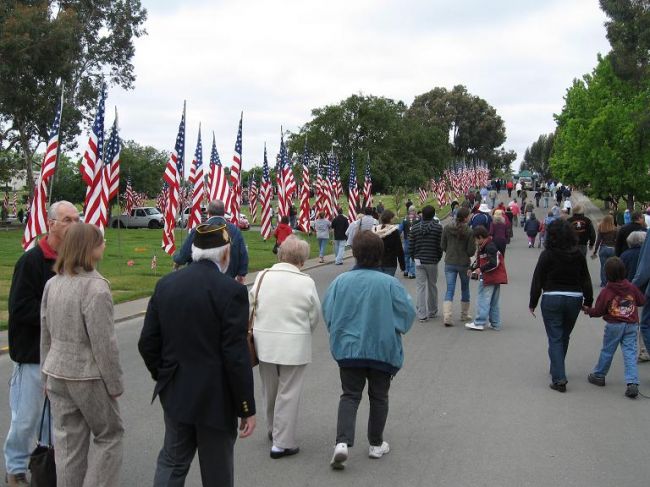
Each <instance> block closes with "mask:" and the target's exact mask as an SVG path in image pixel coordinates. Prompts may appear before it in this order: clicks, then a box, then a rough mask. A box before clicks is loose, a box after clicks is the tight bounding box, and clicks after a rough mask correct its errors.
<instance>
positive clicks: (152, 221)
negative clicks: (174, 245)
mask: <svg viewBox="0 0 650 487" xmlns="http://www.w3.org/2000/svg"><path fill="white" fill-rule="evenodd" d="M110 226H111V227H112V228H118V227H123V228H162V227H163V214H162V213H160V212H159V211H158V208H153V207H151V206H143V207H139V208H133V209H132V210H131V213H130V214H129V215H118V216H114V217H112V218H111V222H110Z"/></svg>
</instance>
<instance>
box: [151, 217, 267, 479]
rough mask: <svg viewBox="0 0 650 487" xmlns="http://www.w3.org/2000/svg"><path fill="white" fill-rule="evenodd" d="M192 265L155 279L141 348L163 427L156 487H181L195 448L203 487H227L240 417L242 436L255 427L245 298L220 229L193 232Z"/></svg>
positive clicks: (206, 227) (225, 234)
mask: <svg viewBox="0 0 650 487" xmlns="http://www.w3.org/2000/svg"><path fill="white" fill-rule="evenodd" d="M192 260H193V261H194V264H192V265H190V266H187V267H186V268H184V269H181V270H180V271H178V272H172V273H170V274H167V275H166V276H164V277H163V278H162V279H160V281H158V284H157V285H156V288H155V290H154V294H153V296H152V297H151V299H150V301H149V306H148V308H147V314H146V316H145V319H144V326H143V328H142V333H141V335H140V341H139V342H138V349H139V350H140V355H142V358H143V359H144V362H145V364H146V366H147V369H149V372H151V376H152V377H153V379H154V380H155V381H156V386H155V388H154V398H155V396H156V395H160V402H161V404H162V407H163V412H164V421H165V439H164V443H163V447H162V450H161V451H160V454H159V455H158V461H157V467H156V474H155V477H154V482H153V485H154V487H163V486H181V485H184V483H185V477H186V476H187V472H188V471H189V469H190V465H191V463H192V459H193V458H194V455H195V453H196V450H197V449H198V452H199V462H200V467H201V479H202V483H203V485H204V486H213V485H219V486H232V485H233V482H234V478H233V452H234V446H235V438H236V436H237V417H239V418H241V420H240V423H239V430H240V434H239V436H240V438H245V437H247V436H250V435H251V434H252V433H253V430H254V429H255V398H254V396H253V373H252V369H251V361H250V355H249V352H248V346H247V343H246V330H247V324H248V292H247V290H246V287H245V286H243V285H241V284H239V283H237V282H235V281H234V280H233V279H231V278H229V277H228V276H225V275H224V274H223V273H224V271H225V270H226V269H227V268H228V262H229V260H230V236H229V234H228V232H227V230H226V226H225V225H219V226H217V225H199V226H198V227H197V228H196V232H195V237H194V242H193V244H192ZM179 324H182V326H179Z"/></svg>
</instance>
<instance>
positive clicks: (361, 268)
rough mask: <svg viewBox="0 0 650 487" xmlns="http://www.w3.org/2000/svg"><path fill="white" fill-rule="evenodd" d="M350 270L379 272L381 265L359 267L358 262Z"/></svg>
mask: <svg viewBox="0 0 650 487" xmlns="http://www.w3.org/2000/svg"><path fill="white" fill-rule="evenodd" d="M350 270H352V271H379V272H381V267H361V266H360V265H359V264H355V265H354V267H353V268H352V269H350Z"/></svg>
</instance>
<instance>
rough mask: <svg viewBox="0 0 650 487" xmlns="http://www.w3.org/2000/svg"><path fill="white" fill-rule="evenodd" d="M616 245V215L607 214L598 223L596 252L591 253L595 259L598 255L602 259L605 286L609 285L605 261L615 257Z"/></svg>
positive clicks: (601, 266)
mask: <svg viewBox="0 0 650 487" xmlns="http://www.w3.org/2000/svg"><path fill="white" fill-rule="evenodd" d="M615 247H616V226H615V225H614V217H613V216H612V215H605V217H604V218H603V219H602V220H601V221H600V223H599V224H598V236H597V237H596V244H595V245H594V252H593V254H591V258H592V259H595V258H596V256H598V258H599V259H600V287H605V286H606V285H607V277H606V276H605V262H607V259H609V258H610V257H614V255H615V252H614V248H615Z"/></svg>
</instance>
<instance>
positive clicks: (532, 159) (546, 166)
mask: <svg viewBox="0 0 650 487" xmlns="http://www.w3.org/2000/svg"><path fill="white" fill-rule="evenodd" d="M554 140H555V134H554V133H550V134H542V135H540V136H539V137H538V138H537V140H536V141H535V142H533V143H532V144H531V145H530V147H528V148H527V149H526V152H525V153H524V161H523V163H522V164H521V169H528V170H529V171H532V172H536V173H537V174H539V175H540V176H541V177H542V179H543V180H548V179H550V178H551V165H550V160H551V155H552V154H553V142H554Z"/></svg>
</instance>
